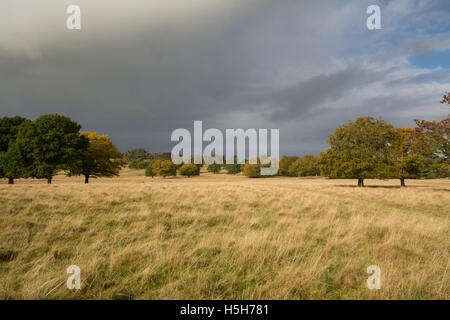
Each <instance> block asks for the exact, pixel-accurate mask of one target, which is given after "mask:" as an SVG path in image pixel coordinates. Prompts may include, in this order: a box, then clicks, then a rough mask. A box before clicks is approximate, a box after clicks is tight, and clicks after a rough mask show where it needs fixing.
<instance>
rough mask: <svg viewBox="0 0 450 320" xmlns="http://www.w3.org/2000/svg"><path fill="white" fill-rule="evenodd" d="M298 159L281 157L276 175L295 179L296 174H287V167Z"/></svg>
mask: <svg viewBox="0 0 450 320" xmlns="http://www.w3.org/2000/svg"><path fill="white" fill-rule="evenodd" d="M298 159H299V157H297V156H283V157H281V160H280V162H279V165H278V174H279V175H280V176H288V177H295V176H296V174H295V173H292V171H291V172H289V167H290V166H291V165H292V164H293V163H294V162H296V161H297V160H298Z"/></svg>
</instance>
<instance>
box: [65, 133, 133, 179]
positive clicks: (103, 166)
mask: <svg viewBox="0 0 450 320" xmlns="http://www.w3.org/2000/svg"><path fill="white" fill-rule="evenodd" d="M81 136H83V137H86V138H87V139H88V141H89V147H88V148H87V150H86V151H84V153H83V155H82V157H81V159H80V160H79V161H77V162H76V163H74V164H73V165H72V166H71V168H70V170H69V175H80V174H81V175H84V183H89V178H99V177H114V176H118V175H119V172H120V170H121V169H122V168H123V167H124V166H125V161H124V160H123V159H122V154H121V153H120V152H119V151H118V150H117V147H116V146H115V145H113V144H112V142H111V140H110V139H109V137H108V136H107V135H98V134H97V133H95V132H82V133H81Z"/></svg>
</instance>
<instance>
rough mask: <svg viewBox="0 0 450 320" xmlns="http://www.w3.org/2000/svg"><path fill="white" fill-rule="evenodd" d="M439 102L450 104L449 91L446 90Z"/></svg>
mask: <svg viewBox="0 0 450 320" xmlns="http://www.w3.org/2000/svg"><path fill="white" fill-rule="evenodd" d="M441 103H442V104H450V92H447V94H446V95H445V96H444V98H443V99H442V101H441Z"/></svg>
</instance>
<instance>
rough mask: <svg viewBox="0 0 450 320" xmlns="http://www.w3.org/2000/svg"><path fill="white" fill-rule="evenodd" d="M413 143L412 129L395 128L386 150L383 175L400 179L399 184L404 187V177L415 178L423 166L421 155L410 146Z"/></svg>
mask: <svg viewBox="0 0 450 320" xmlns="http://www.w3.org/2000/svg"><path fill="white" fill-rule="evenodd" d="M413 144H414V136H413V129H411V128H397V129H394V130H393V135H392V138H391V141H390V144H389V146H388V148H387V149H386V150H387V158H386V159H387V161H388V166H386V167H385V168H386V172H385V174H384V176H385V177H389V178H398V179H400V186H401V187H406V184H405V179H406V178H417V177H419V175H420V173H421V168H422V167H423V157H421V156H420V155H417V154H413V153H412V150H411V146H412V145H413Z"/></svg>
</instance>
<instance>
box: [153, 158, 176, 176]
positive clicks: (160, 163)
mask: <svg viewBox="0 0 450 320" xmlns="http://www.w3.org/2000/svg"><path fill="white" fill-rule="evenodd" d="M152 169H153V170H154V172H155V174H156V175H157V176H159V177H163V178H165V177H169V176H176V175H177V166H176V164H175V163H173V162H172V161H170V160H155V162H154V163H153V164H152Z"/></svg>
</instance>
